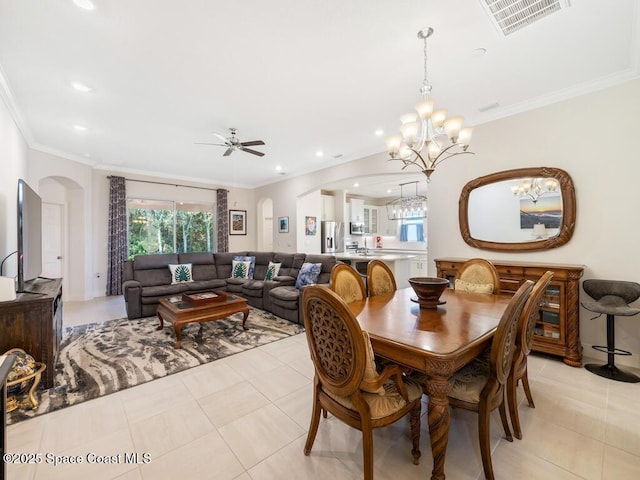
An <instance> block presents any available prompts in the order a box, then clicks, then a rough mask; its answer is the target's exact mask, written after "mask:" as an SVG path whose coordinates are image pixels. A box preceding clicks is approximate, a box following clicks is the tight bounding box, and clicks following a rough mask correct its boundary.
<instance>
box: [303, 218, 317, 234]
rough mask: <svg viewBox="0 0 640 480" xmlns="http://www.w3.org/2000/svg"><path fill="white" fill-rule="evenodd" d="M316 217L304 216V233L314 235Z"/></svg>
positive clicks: (315, 231)
mask: <svg viewBox="0 0 640 480" xmlns="http://www.w3.org/2000/svg"><path fill="white" fill-rule="evenodd" d="M317 228H318V227H317V222H316V217H304V234H305V235H307V236H309V235H315V234H316V233H317Z"/></svg>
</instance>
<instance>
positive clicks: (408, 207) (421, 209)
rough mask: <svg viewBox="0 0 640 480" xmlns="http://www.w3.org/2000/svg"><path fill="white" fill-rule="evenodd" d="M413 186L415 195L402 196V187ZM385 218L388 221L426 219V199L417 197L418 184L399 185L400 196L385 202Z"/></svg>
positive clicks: (420, 196) (422, 196)
mask: <svg viewBox="0 0 640 480" xmlns="http://www.w3.org/2000/svg"><path fill="white" fill-rule="evenodd" d="M412 184H414V185H415V187H416V190H415V194H414V195H410V196H406V197H405V196H404V195H403V193H402V187H404V186H405V185H412ZM386 205H387V218H388V219H389V220H404V219H409V218H427V197H425V196H424V195H418V182H417V181H416V182H407V183H401V184H400V196H399V197H398V198H396V199H394V200H392V201H390V202H387V204H386Z"/></svg>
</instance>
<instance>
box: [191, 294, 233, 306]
mask: <svg viewBox="0 0 640 480" xmlns="http://www.w3.org/2000/svg"><path fill="white" fill-rule="evenodd" d="M226 298H227V294H226V293H223V292H200V293H183V294H182V301H183V302H186V303H188V304H190V305H193V306H196V307H197V306H200V305H206V304H207V303H214V302H223V301H224V300H226Z"/></svg>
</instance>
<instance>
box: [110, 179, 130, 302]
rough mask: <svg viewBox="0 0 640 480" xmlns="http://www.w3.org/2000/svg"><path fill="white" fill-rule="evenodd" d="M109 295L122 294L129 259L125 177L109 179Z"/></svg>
mask: <svg viewBox="0 0 640 480" xmlns="http://www.w3.org/2000/svg"><path fill="white" fill-rule="evenodd" d="M109 181H110V187H109V232H108V234H109V244H108V259H107V262H108V265H107V292H106V293H107V296H111V295H122V266H123V264H124V262H125V261H126V260H127V256H128V253H129V252H128V245H127V193H126V187H125V179H124V177H115V176H112V177H110V179H109Z"/></svg>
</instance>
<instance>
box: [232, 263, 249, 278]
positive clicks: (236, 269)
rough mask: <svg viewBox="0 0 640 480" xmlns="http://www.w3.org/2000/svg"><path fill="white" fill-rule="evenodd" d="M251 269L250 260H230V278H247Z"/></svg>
mask: <svg viewBox="0 0 640 480" xmlns="http://www.w3.org/2000/svg"><path fill="white" fill-rule="evenodd" d="M250 268H251V260H245V261H240V260H232V261H231V278H249V269H250Z"/></svg>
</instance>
